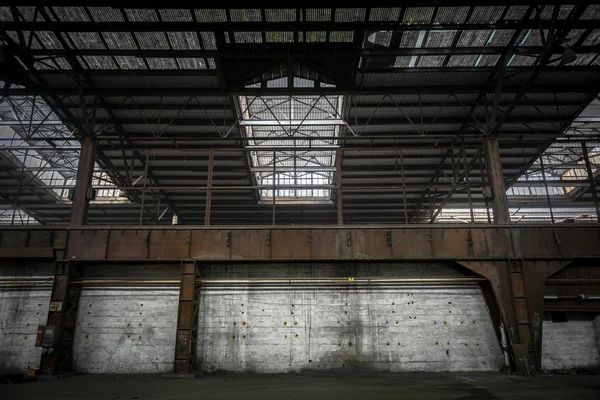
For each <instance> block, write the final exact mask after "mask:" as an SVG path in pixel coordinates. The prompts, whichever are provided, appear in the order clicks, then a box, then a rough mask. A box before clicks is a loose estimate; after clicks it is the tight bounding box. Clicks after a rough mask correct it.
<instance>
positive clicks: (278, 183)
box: [239, 77, 344, 204]
mask: <svg viewBox="0 0 600 400" xmlns="http://www.w3.org/2000/svg"><path fill="white" fill-rule="evenodd" d="M292 82H293V85H294V87H314V86H315V81H312V80H310V79H306V78H301V77H294V79H293V80H292ZM287 85H288V77H281V78H277V79H273V80H269V81H267V87H270V88H285V87H288V86H287ZM251 86H254V87H259V86H260V84H254V85H250V86H249V87H251ZM239 102H240V109H241V110H242V120H240V122H239V124H240V126H241V127H242V128H243V132H244V134H245V135H246V136H247V137H249V138H251V139H252V140H249V141H247V142H245V143H246V144H245V145H246V147H247V148H250V149H251V152H250V158H251V170H252V172H253V173H254V176H255V178H256V181H257V183H258V185H259V186H261V188H260V189H259V197H260V200H261V201H264V202H272V201H275V202H276V203H286V204H305V203H306V202H307V201H310V202H324V203H330V202H331V187H332V185H333V179H334V178H333V177H334V172H335V154H336V153H335V150H336V149H337V148H339V140H338V138H339V134H340V127H341V126H342V125H344V122H343V120H342V119H341V117H340V114H341V107H342V97H341V96H335V95H332V96H318V95H307V96H291V97H290V96H241V97H240V98H239ZM321 138H322V139H321ZM322 147H325V149H323V148H322ZM316 148H319V149H318V150H317V149H316ZM329 149H330V150H329ZM314 186H319V187H314Z"/></svg>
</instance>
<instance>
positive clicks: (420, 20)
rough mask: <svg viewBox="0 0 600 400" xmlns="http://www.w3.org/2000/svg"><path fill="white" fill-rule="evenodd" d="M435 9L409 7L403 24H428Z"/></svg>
mask: <svg viewBox="0 0 600 400" xmlns="http://www.w3.org/2000/svg"><path fill="white" fill-rule="evenodd" d="M434 9H435V7H409V8H407V9H406V13H405V14H404V21H402V22H404V23H405V24H428V23H430V22H431V17H432V16H433V11H434Z"/></svg>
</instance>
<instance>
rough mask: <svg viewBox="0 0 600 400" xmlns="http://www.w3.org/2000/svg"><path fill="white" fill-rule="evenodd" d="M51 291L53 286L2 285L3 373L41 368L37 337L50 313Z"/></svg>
mask: <svg viewBox="0 0 600 400" xmlns="http://www.w3.org/2000/svg"><path fill="white" fill-rule="evenodd" d="M50 292H51V288H50V287H44V288H23V289H20V290H14V289H6V288H0V373H18V374H21V373H24V372H25V371H27V369H37V368H39V366H40V358H41V355H42V349H41V348H39V347H35V338H36V334H37V328H38V325H43V324H45V323H46V318H47V317H48V307H49V305H50Z"/></svg>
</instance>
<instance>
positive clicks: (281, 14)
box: [265, 8, 296, 22]
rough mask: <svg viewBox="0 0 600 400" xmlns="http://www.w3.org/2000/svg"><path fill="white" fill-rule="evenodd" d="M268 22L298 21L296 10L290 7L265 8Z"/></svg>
mask: <svg viewBox="0 0 600 400" xmlns="http://www.w3.org/2000/svg"><path fill="white" fill-rule="evenodd" d="M265 18H266V20H267V22H294V21H296V10H295V9H290V8H275V9H272V8H268V9H266V10H265Z"/></svg>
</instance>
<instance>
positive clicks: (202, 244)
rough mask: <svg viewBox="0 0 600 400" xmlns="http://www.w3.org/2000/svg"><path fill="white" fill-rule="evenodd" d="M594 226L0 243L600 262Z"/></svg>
mask: <svg viewBox="0 0 600 400" xmlns="http://www.w3.org/2000/svg"><path fill="white" fill-rule="evenodd" d="M599 241H600V225H577V224H564V225H546V226H544V225H537V226H536V225H524V226H517V225H497V224H495V225H493V226H492V225H481V224H479V225H477V224H473V225H470V226H465V225H445V226H444V225H407V226H393V225H392V226H373V227H364V226H351V225H349V226H343V227H337V226H323V225H321V226H307V227H299V226H290V227H286V226H282V227H269V226H268V227H265V226H235V227H229V226H220V227H198V226H137V225H136V226H87V227H72V228H69V229H60V228H57V229H48V228H47V227H40V228H30V229H24V228H5V229H3V230H1V231H0V247H4V248H6V247H11V248H21V247H29V246H31V247H44V246H45V247H53V248H55V249H59V250H60V249H64V250H65V256H66V258H67V259H69V260H79V261H86V260H87V261H106V260H154V261H158V262H165V261H169V260H171V261H179V260H184V259H188V260H189V259H198V260H204V261H215V262H218V261H223V262H233V261H235V262H244V261H302V260H304V261H310V260H314V261H316V260H339V261H342V260H354V261H360V260H363V261H364V260H365V259H368V260H390V261H391V260H393V261H409V260H439V261H456V260H473V259H476V260H506V259H526V260H538V261H539V260H563V259H569V260H570V259H600V246H598V243H599Z"/></svg>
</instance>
